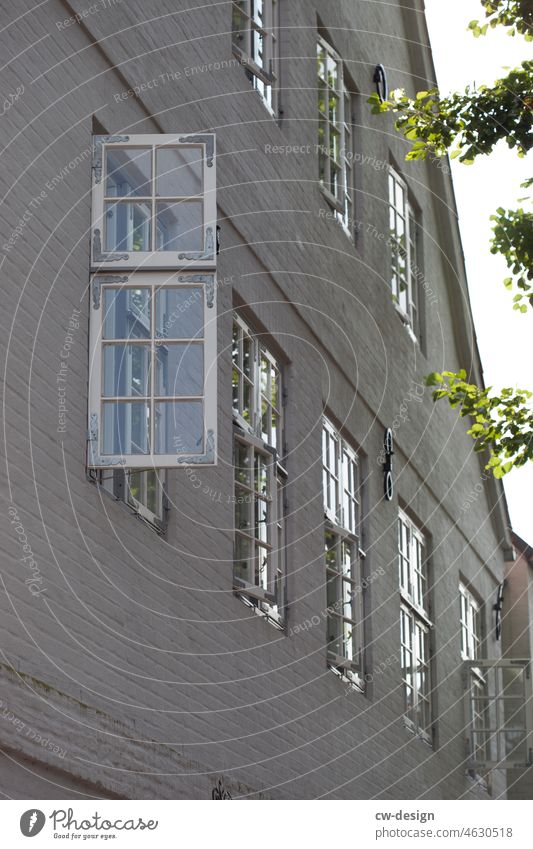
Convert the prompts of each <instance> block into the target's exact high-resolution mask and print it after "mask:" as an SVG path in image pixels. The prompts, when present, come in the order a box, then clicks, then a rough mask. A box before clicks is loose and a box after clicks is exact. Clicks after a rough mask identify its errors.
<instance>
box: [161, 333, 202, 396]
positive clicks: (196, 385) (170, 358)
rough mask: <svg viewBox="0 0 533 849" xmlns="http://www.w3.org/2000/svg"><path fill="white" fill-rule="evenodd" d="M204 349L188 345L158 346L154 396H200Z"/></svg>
mask: <svg viewBox="0 0 533 849" xmlns="http://www.w3.org/2000/svg"><path fill="white" fill-rule="evenodd" d="M203 391H204V347H203V345H201V344H200V345H195V344H190V343H189V344H188V343H184V344H182V343H174V342H171V343H167V344H165V345H161V344H158V345H157V348H156V395H174V396H175V395H202V394H203Z"/></svg>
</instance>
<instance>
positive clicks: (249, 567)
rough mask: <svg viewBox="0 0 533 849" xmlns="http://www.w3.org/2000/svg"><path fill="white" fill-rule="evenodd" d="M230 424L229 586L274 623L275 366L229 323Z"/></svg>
mask: <svg viewBox="0 0 533 849" xmlns="http://www.w3.org/2000/svg"><path fill="white" fill-rule="evenodd" d="M232 356H233V380H232V384H233V418H234V423H235V437H234V468H235V560H234V587H235V590H236V591H237V592H238V593H239V595H240V596H241V598H242V599H243V600H244V601H245V602H246V603H248V604H249V605H251V606H252V607H254V608H255V610H256V612H257V613H260V614H262V615H265V616H267V617H268V618H269V619H270V620H271V621H273V622H275V623H276V624H278V625H281V624H282V621H283V610H284V604H285V602H284V585H285V566H284V560H285V542H284V507H283V490H284V486H285V480H286V472H285V470H284V468H283V466H282V465H281V457H282V407H281V397H282V395H281V393H282V386H281V379H282V378H281V370H280V368H279V365H278V363H277V361H276V359H275V358H274V356H273V355H272V354H271V352H270V351H269V350H268V348H267V347H266V345H265V344H264V342H263V340H262V338H261V336H260V335H258V334H256V333H254V331H253V330H252V329H251V328H250V327H249V326H248V325H247V324H246V323H245V322H244V321H242V319H241V318H240V317H238V316H235V318H234V324H233V345H232Z"/></svg>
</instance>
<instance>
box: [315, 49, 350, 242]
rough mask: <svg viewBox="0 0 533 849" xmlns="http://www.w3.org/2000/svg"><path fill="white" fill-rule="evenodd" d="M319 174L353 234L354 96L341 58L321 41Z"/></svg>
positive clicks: (334, 207)
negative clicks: (348, 84)
mask: <svg viewBox="0 0 533 849" xmlns="http://www.w3.org/2000/svg"><path fill="white" fill-rule="evenodd" d="M317 51H318V52H317V59H318V172H319V180H320V185H321V187H322V189H323V190H324V192H325V194H326V198H327V200H328V203H329V204H330V205H331V206H332V207H333V209H334V210H335V213H336V216H337V218H338V220H339V221H340V222H341V224H342V225H343V227H344V228H345V230H347V231H348V232H349V233H351V232H352V231H353V141H352V112H353V104H352V100H353V96H352V95H351V93H350V91H349V89H348V87H347V85H346V82H345V76H344V69H343V64H342V61H341V59H340V57H339V55H338V54H337V53H336V52H335V51H334V50H333V48H332V47H330V45H329V44H328V43H327V42H326V41H324V39H323V38H321V37H319V39H318V48H317Z"/></svg>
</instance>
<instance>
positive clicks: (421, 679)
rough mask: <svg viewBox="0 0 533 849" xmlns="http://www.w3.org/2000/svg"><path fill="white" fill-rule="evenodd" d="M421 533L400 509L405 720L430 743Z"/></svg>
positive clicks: (427, 624) (427, 623)
mask: <svg viewBox="0 0 533 849" xmlns="http://www.w3.org/2000/svg"><path fill="white" fill-rule="evenodd" d="M425 549H426V544H425V539H424V535H423V534H422V532H421V531H420V530H419V529H418V528H417V527H416V525H414V523H413V522H412V521H411V520H410V519H409V518H408V517H407V516H406V515H405V513H403V512H401V511H400V515H399V518H398V567H399V568H398V571H399V584H400V600H401V603H400V625H401V628H400V631H401V635H400V636H401V666H402V682H403V692H404V708H405V722H406V725H407V726H408V728H410V729H411V730H412V731H414V732H415V733H417V734H419V735H420V736H421V737H422V738H424V739H425V740H427V741H428V742H431V736H432V735H431V724H432V717H431V676H430V658H429V647H430V631H431V621H430V619H429V611H428V588H427V558H426V554H425Z"/></svg>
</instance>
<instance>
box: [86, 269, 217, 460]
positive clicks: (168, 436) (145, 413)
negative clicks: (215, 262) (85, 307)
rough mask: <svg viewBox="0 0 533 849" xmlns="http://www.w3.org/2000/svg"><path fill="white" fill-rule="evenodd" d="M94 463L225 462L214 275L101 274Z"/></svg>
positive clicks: (94, 315) (94, 303)
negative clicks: (219, 451) (218, 451)
mask: <svg viewBox="0 0 533 849" xmlns="http://www.w3.org/2000/svg"><path fill="white" fill-rule="evenodd" d="M91 293H92V298H91V329H90V337H91V363H90V375H89V411H90V412H89V453H88V465H89V467H91V468H106V467H113V466H115V467H116V466H119V467H120V466H123V467H126V468H137V469H142V468H165V467H172V466H174V467H175V466H177V465H178V464H179V463H187V464H191V465H194V464H205V463H214V462H215V433H216V361H217V358H216V318H215V309H214V299H215V285H214V275H213V274H202V275H200V274H194V273H185V272H184V273H176V274H170V275H160V274H158V273H157V272H156V273H141V272H138V273H136V274H133V275H131V276H129V277H128V276H118V275H106V276H101V275H98V274H97V275H95V276H94V277H93V279H92V283H91Z"/></svg>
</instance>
